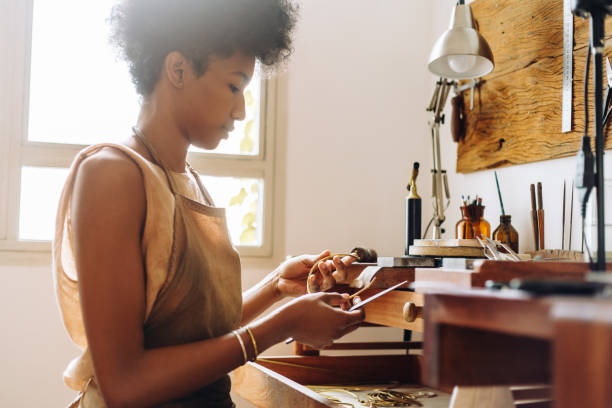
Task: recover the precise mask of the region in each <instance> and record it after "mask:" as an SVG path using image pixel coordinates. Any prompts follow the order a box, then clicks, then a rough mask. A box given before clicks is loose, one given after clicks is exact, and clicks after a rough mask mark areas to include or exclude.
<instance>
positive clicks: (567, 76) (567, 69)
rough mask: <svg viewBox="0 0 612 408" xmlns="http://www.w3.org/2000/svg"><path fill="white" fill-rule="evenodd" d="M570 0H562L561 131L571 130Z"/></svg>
mask: <svg viewBox="0 0 612 408" xmlns="http://www.w3.org/2000/svg"><path fill="white" fill-rule="evenodd" d="M570 2H571V0H563V102H562V117H561V132H562V133H567V132H571V131H572V86H573V82H574V78H573V69H574V15H573V14H572V7H571V4H570Z"/></svg>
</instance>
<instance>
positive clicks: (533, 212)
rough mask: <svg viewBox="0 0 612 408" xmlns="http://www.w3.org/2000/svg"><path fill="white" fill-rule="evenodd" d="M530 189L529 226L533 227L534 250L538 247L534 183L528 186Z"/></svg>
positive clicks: (538, 236)
mask: <svg viewBox="0 0 612 408" xmlns="http://www.w3.org/2000/svg"><path fill="white" fill-rule="evenodd" d="M530 191H531V228H532V229H533V242H534V244H535V250H536V251H538V250H539V249H540V244H539V242H540V235H539V234H538V211H537V207H536V195H535V185H534V184H532V185H531V186H530Z"/></svg>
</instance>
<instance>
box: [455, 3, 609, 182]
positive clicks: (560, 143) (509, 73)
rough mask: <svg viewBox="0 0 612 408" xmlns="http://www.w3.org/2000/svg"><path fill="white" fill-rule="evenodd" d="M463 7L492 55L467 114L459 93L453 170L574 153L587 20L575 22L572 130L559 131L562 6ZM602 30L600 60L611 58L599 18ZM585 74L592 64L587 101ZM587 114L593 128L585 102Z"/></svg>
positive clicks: (581, 119)
mask: <svg viewBox="0 0 612 408" xmlns="http://www.w3.org/2000/svg"><path fill="white" fill-rule="evenodd" d="M470 6H471V9H472V15H473V17H474V19H475V20H476V21H477V24H478V28H479V31H480V33H481V34H482V35H483V36H484V38H485V39H486V40H487V41H488V43H489V45H490V46H491V50H492V51H493V55H494V58H495V69H494V70H493V72H492V73H491V74H489V75H487V76H486V77H484V78H483V80H484V82H483V83H482V84H481V85H480V86H479V87H478V88H476V90H475V92H474V109H473V110H469V105H470V104H469V102H470V101H469V99H470V92H469V91H466V92H464V93H463V97H464V102H465V106H466V110H465V113H466V136H465V140H464V141H462V142H459V146H458V149H457V172H458V173H470V172H474V171H478V170H484V169H491V168H496V167H504V166H512V165H516V164H522V163H531V162H537V161H542V160H550V159H556V158H560V157H567V156H572V155H574V154H576V152H577V151H578V148H579V145H580V139H581V137H582V135H583V133H584V104H583V100H584V99H583V98H584V97H583V93H584V70H585V62H586V60H585V59H586V52H587V44H588V40H589V23H588V21H587V20H585V19H583V18H579V17H575V18H574V52H573V56H574V72H573V78H574V81H573V102H572V106H573V129H572V132H568V133H562V132H561V117H562V84H563V1H560V0H520V1H519V0H508V1H499V0H475V1H473V2H472V3H471V4H470ZM605 32H606V33H607V34H606V41H605V51H604V56H612V41H611V40H610V39H611V38H612V36H611V35H610V33H612V18H608V19H606V28H605ZM604 60H605V58H604ZM592 76H593V64H591V75H590V82H589V92H590V94H591V96H590V100H591V101H592V98H593V92H594V90H593V84H592V81H593V80H592ZM604 86H606V82H605V70H604ZM604 90H605V88H604ZM589 115H590V119H591V121H590V123H591V127H592V126H593V122H594V121H593V107H592V104H591V106H590V107H589ZM608 127H609V126H608ZM608 132H609V130H608V129H606V131H605V133H608ZM591 135H594V132H591ZM593 139H594V138H593ZM610 148H612V137H608V138H607V140H606V149H610Z"/></svg>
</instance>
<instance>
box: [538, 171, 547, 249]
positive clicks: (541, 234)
mask: <svg viewBox="0 0 612 408" xmlns="http://www.w3.org/2000/svg"><path fill="white" fill-rule="evenodd" d="M538 233H539V239H538V242H539V244H540V249H544V248H546V247H545V246H544V203H543V202H542V183H540V182H538Z"/></svg>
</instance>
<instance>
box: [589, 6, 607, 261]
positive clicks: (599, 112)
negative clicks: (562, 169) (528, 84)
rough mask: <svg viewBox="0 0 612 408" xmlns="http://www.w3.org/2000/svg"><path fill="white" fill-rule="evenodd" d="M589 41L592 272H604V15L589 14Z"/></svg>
mask: <svg viewBox="0 0 612 408" xmlns="http://www.w3.org/2000/svg"><path fill="white" fill-rule="evenodd" d="M590 20H591V41H592V44H593V53H594V54H595V69H594V76H593V81H594V82H595V100H594V101H593V104H594V105H595V169H596V172H597V174H596V182H595V186H596V188H597V262H596V264H595V265H593V267H594V268H593V270H594V271H597V272H605V270H606V242H605V211H604V208H605V207H604V197H605V196H604V160H603V159H604V157H603V155H604V148H605V147H604V135H603V106H602V104H601V102H602V98H603V89H602V83H601V81H602V80H603V55H602V54H603V48H604V46H603V42H602V39H603V37H604V21H605V15H604V13H592V14H591V19H590Z"/></svg>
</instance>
